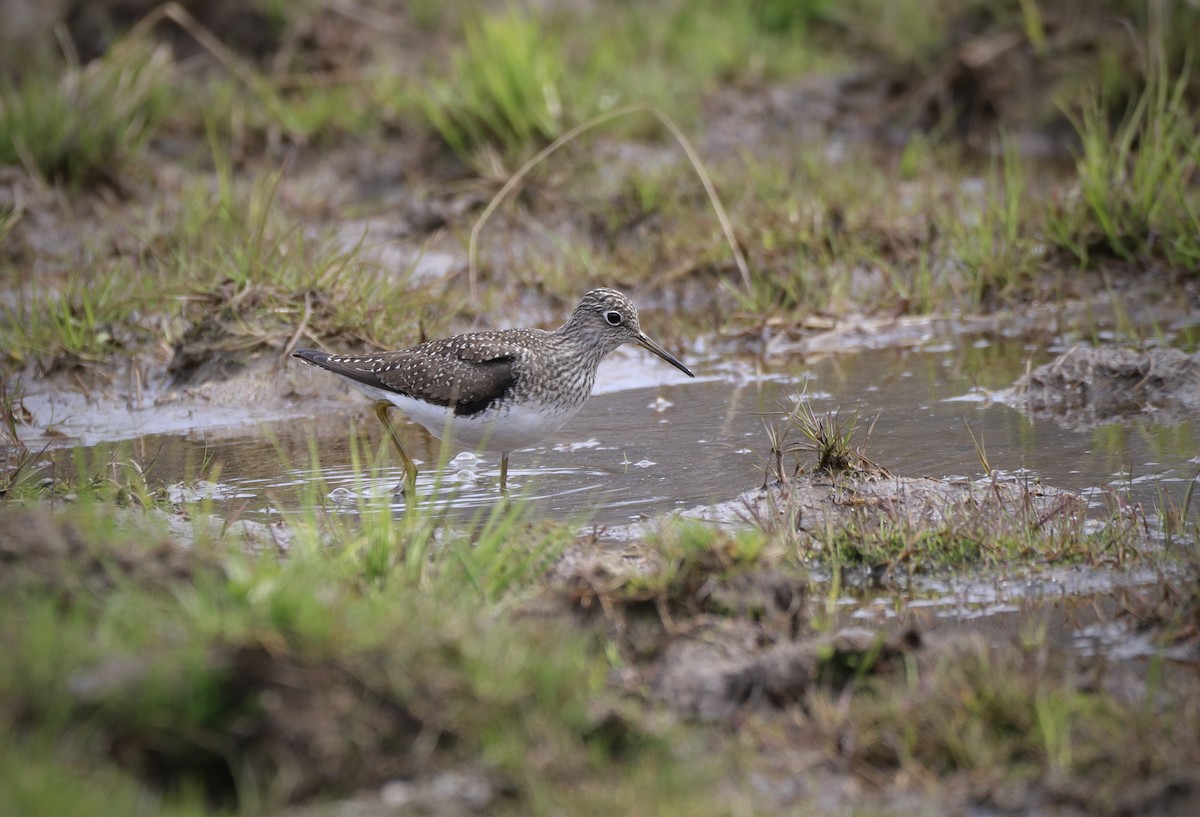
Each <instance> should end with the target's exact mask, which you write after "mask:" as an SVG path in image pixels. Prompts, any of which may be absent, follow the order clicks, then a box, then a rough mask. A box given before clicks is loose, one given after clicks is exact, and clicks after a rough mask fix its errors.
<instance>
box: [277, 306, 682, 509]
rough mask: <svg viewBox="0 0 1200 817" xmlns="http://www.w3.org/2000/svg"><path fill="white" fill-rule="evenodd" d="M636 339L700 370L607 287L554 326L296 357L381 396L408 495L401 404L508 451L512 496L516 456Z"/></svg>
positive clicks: (441, 432)
mask: <svg viewBox="0 0 1200 817" xmlns="http://www.w3.org/2000/svg"><path fill="white" fill-rule="evenodd" d="M626 343H634V344H637V345H638V346H641V347H642V348H643V349H647V350H648V351H650V352H653V353H654V354H655V355H658V356H659V357H660V358H662V359H663V360H665V361H666V362H667V363H670V364H671V365H672V366H674V367H675V368H677V369H679V370H680V371H681V372H683V373H684V374H686V375H687V376H688V377H695V375H694V374H693V373H692V371H691V370H690V369H689V368H688V367H687V366H685V365H683V364H682V363H681V362H679V360H677V359H676V358H675V357H673V356H672V355H671V354H670V353H669V352H668V351H667V350H666V349H664V348H663V347H662V346H660V345H659V344H658V343H656V342H655V341H653V340H651V339H650V338H649V337H647V336H646V333H645V332H643V331H642V328H641V324H640V323H639V321H638V312H637V308H636V307H635V306H634V305H633V302H632V301H631V300H630V299H629V298H628V297H626V296H625V295H624V294H622V293H621V292H619V291H617V290H615V289H610V288H607V287H602V288H600V289H593V290H591V291H590V292H588V293H586V294H585V295H584V296H583V297H582V298H581V299H580V300H579V305H578V306H576V307H575V310H574V311H573V312H572V313H571V316H570V317H569V318H568V319H567V321H566V322H565V323H564V324H563V325H562V326H560V327H558V328H557V329H554V330H544V329H503V330H499V331H492V332H472V333H469V334H465V335H454V336H452V337H448V338H442V339H439V340H431V341H426V342H425V343H421V344H419V345H417V346H413V347H411V348H408V349H400V350H398V351H394V352H381V353H377V354H363V355H338V354H332V353H330V352H324V351H319V350H316V349H297V350H295V351H294V352H293V353H292V354H293V357H297V358H299V359H300V360H303V361H304V362H305V363H310V364H312V365H314V366H319V367H320V368H322V369H325V370H327V371H329V372H332V373H333V374H335V375H337V376H338V377H340V378H342V379H343V380H345V381H346V382H347V383H349V384H350V385H351V386H353V387H355V388H356V389H358V390H359V391H361V392H364V393H365V394H366V395H367V396H369V397H371V398H372V399H373V400H374V401H375V404H374V407H375V416H376V417H378V418H379V422H380V423H382V424H383V427H384V428H385V429H386V430H387V433H388V436H389V437H390V438H391V441H392V444H393V446H395V448H396V451H397V452H398V453H399V455H400V460H401V462H402V464H403V466H404V474H405V482H404V483H402V490H405V488H407V490H405V493H407V494H409V495H410V496H412V495H414V494H415V493H416V479H417V467H416V465H415V464H414V463H413V461H412V458H411V457H409V456H408V453H407V452H406V451H405V450H404V446H403V445H402V444H401V443H400V438H399V437H398V436H397V435H396V430H395V428H394V427H393V426H392V423H391V421H390V420H389V418H388V411H389V410H390V409H392V408H393V407H395V408H399V409H400V410H401V411H402V412H404V414H406V415H407V416H408V417H409V419H411V420H413V421H415V422H416V423H418V424H420V425H421V426H423V427H424V428H425V430H426V431H428V432H429V433H430V434H432V435H433V436H434V437H436V438H438V439H439V440H442V439H447V438H448V439H449V440H450V441H451V442H452V443H453V444H456V445H459V446H467V447H470V448H473V449H476V450H485V451H493V452H497V451H498V452H500V492H501V493H502V494H507V491H508V457H509V455H510V454H511V453H512V452H513V451H516V450H518V449H521V448H529V447H531V446H534V445H536V444H537V443H538V442H540V441H541V440H543V439H545V438H546V437H548V436H550V435H551V434H553V433H554V432H555V431H557V430H558V429H560V428H562V426H563V425H564V424H565V423H566V422H567V421H568V420H570V419H571V418H572V417H574V416H575V414H576V413H578V412H579V410H580V409H581V408H582V407H583V404H584V403H585V402H587V399H588V397H589V396H590V395H591V393H592V386H593V385H594V383H595V381H596V369H597V367H598V366H599V365H600V361H601V360H603V359H604V357H605V356H606V355H608V354H609V353H610V352H612V351H613V350H614V349H616V348H617V347H619V346H621V345H623V344H626Z"/></svg>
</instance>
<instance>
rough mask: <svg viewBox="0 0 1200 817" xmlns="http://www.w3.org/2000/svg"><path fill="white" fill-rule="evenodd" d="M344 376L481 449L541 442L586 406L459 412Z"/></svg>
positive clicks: (439, 431)
mask: <svg viewBox="0 0 1200 817" xmlns="http://www.w3.org/2000/svg"><path fill="white" fill-rule="evenodd" d="M343 379H344V380H346V382H348V383H350V384H351V385H352V386H354V387H355V388H357V389H358V390H359V391H361V392H363V393H365V394H367V395H369V396H370V397H371V398H373V399H375V400H386V401H388V402H389V403H391V404H393V405H394V406H396V407H397V408H399V409H400V410H401V411H403V412H404V413H405V414H406V415H408V417H409V419H411V420H412V421H413V422H415V423H418V424H420V425H421V426H423V427H424V428H425V430H426V431H428V432H429V433H430V434H432V435H433V436H434V437H437V438H438V439H439V440H444V439H447V437H448V438H449V441H450V443H451V444H453V445H456V446H459V447H461V448H467V449H472V450H477V451H500V452H509V451H516V450H517V449H519V448H529V447H531V446H534V445H537V444H538V443H539V442H541V441H542V440H544V439H546V437H548V436H550V435H551V434H553V433H554V432H555V431H558V430H559V429H560V428H562V427H563V425H564V424H565V423H566V422H567V420H570V419H571V418H572V417H574V416H575V415H576V414H577V413H578V412H579V409H580V408H581V407H582V404H580V405H579V406H573V407H571V408H565V409H564V408H559V409H555V408H550V407H545V408H535V407H531V406H525V405H513V404H511V403H510V404H506V405H502V406H501V407H500V408H499V409H498V410H497V409H488V410H486V411H481V412H478V413H476V414H472V415H456V414H454V413H453V412H452V411H451V410H450V409H448V408H446V407H444V406H435V405H431V404H429V403H423V402H421V401H420V400H415V399H413V398H411V397H405V396H404V395H402V394H396V393H395V392H390V391H385V390H383V389H378V388H375V387H374V386H367V385H365V384H363V383H359V382H358V381H355V380H351V379H350V378H343ZM447 423H449V425H447Z"/></svg>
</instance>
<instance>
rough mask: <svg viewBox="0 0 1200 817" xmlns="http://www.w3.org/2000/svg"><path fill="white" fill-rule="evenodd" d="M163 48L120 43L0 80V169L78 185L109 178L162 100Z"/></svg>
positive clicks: (148, 130)
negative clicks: (93, 55) (56, 70)
mask: <svg viewBox="0 0 1200 817" xmlns="http://www.w3.org/2000/svg"><path fill="white" fill-rule="evenodd" d="M171 73H172V72H171V55H170V51H169V49H167V48H166V47H165V46H159V47H151V46H149V45H147V44H144V43H142V42H127V43H123V44H122V45H121V46H119V47H116V48H114V49H112V50H111V51H109V53H108V54H106V55H105V56H104V57H102V58H100V59H97V60H95V61H93V62H91V63H90V64H88V65H87V66H84V67H78V66H70V67H68V68H66V69H65V70H64V71H63V72H62V73H61V74H58V75H54V74H50V73H32V74H30V75H29V76H27V77H25V78H24V79H23V80H21V81H17V82H14V81H12V80H4V81H3V82H0V164H18V163H19V164H22V165H24V166H25V167H26V169H27V170H29V171H31V172H36V173H38V174H40V175H42V176H43V177H45V178H47V179H50V180H53V181H55V182H63V183H65V184H67V185H69V186H73V187H79V186H86V185H89V184H93V183H96V182H98V181H104V180H109V181H112V180H114V178H115V175H116V173H117V171H118V170H119V168H120V165H121V163H122V162H123V161H125V160H127V159H128V158H129V157H131V156H133V155H134V154H136V153H137V151H138V150H139V149H140V148H141V147H142V146H143V145H145V143H146V142H147V140H149V139H150V138H151V137H152V136H153V135H154V132H155V129H156V128H157V126H158V123H159V121H160V120H161V119H162V117H163V115H164V113H165V112H166V109H167V106H168V104H169V100H170V85H169V79H170V76H171Z"/></svg>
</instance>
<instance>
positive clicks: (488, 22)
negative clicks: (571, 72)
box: [421, 9, 566, 159]
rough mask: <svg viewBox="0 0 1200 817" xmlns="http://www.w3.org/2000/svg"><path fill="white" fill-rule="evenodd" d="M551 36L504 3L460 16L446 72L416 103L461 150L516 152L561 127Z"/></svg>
mask: <svg viewBox="0 0 1200 817" xmlns="http://www.w3.org/2000/svg"><path fill="white" fill-rule="evenodd" d="M565 73H566V69H565V65H564V62H563V58H562V53H561V50H560V48H559V45H558V43H557V41H556V40H555V39H554V38H553V37H552V36H550V35H549V34H548V32H547V31H546V29H545V27H544V26H543V25H542V24H541V22H540V21H539V20H538V19H536V18H533V17H530V16H527V15H524V14H521V13H520V12H519V11H517V10H516V9H510V10H509V11H507V12H506V13H503V14H495V15H484V16H481V17H479V18H476V19H474V20H470V21H468V22H467V23H466V31H465V42H464V44H463V45H462V47H461V48H460V50H459V51H458V52H456V53H455V55H454V57H453V62H452V68H451V70H450V74H449V76H448V77H446V78H445V79H441V80H436V81H434V82H432V83H431V84H430V87H429V88H428V93H427V95H426V96H425V97H423V98H422V101H421V107H422V109H423V111H424V112H425V115H426V117H427V118H428V119H429V122H430V124H432V125H433V127H434V129H435V130H437V132H438V133H439V134H440V135H441V137H442V138H443V139H444V140H445V141H446V144H447V145H449V146H450V148H451V150H453V151H454V152H455V153H456V154H458V155H459V156H462V157H464V158H467V159H470V158H471V157H473V155H474V153H475V151H476V150H477V149H479V148H481V147H483V146H484V145H491V146H493V147H497V148H500V149H502V150H504V151H506V152H510V153H517V154H520V153H522V152H527V151H529V150H530V149H531V148H532V147H533V146H535V145H537V144H539V143H544V142H548V141H550V140H551V139H553V138H554V137H555V136H557V135H558V134H559V133H560V132H561V131H562V129H563V122H564V118H565V115H564V111H563V103H562V95H561V89H562V81H563V77H564V75H565Z"/></svg>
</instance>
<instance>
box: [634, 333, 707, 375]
mask: <svg viewBox="0 0 1200 817" xmlns="http://www.w3.org/2000/svg"><path fill="white" fill-rule="evenodd" d="M637 344H638V346H641V347H642V348H643V349H649V350H650V351H651V352H654V354H656V355H658V356H659V357H661V358H662V359H663V360H665V361H667V363H670V364H671V365H672V366H674V367H675V368H676V369H678V370H679V371H681V372H683V373H684V374H686V375H687V376H688V377H695V376H696V375H694V374H692V370H691V369H689V368H688V367H687V366H684V365H683V364H682V363H680V362H679V361H678V360H676V359H675V358H674V356H673V355H672V354H671V353H670V352H668V351H667V350H666V349H664V348H662V347H661V346H659V345H658V344H657V343H655V342H654V341H652V340H650V338H648V337H646V336H645V335H643V334H641V333H638V337H637Z"/></svg>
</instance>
